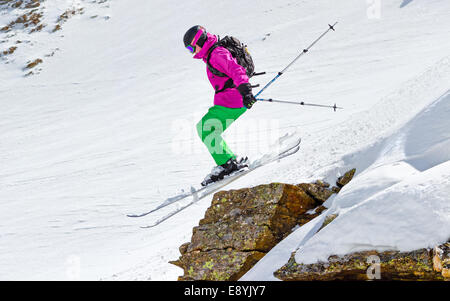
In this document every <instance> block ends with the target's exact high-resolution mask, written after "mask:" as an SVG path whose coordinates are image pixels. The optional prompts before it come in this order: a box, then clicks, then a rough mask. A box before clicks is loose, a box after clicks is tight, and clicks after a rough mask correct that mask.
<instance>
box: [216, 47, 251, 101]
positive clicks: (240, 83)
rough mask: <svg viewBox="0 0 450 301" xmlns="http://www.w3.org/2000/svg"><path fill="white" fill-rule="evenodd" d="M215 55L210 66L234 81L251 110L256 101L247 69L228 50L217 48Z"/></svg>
mask: <svg viewBox="0 0 450 301" xmlns="http://www.w3.org/2000/svg"><path fill="white" fill-rule="evenodd" d="M213 54H214V56H212V57H211V60H210V64H211V65H213V67H214V68H216V69H217V70H219V71H220V72H222V73H225V74H226V75H228V76H229V77H230V78H231V79H232V80H233V83H234V84H235V85H236V87H237V90H238V91H239V93H240V94H241V95H242V100H243V103H244V106H245V107H246V108H247V109H250V108H251V107H252V106H253V104H254V103H255V102H256V99H255V97H254V96H253V93H252V86H251V85H250V83H249V82H248V80H249V78H248V76H247V72H246V71H245V68H244V67H242V66H241V65H239V64H238V63H237V62H236V59H235V58H233V56H232V55H231V53H230V52H229V51H228V50H226V49H223V48H222V49H221V48H217V49H215V50H214V53H213ZM213 58H214V60H213Z"/></svg>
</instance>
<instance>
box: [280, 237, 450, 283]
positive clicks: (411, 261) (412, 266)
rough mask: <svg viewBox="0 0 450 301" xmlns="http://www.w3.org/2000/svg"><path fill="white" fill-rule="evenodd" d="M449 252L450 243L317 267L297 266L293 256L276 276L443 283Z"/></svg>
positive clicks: (372, 253) (332, 258)
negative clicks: (437, 281) (431, 248)
mask: <svg viewBox="0 0 450 301" xmlns="http://www.w3.org/2000/svg"><path fill="white" fill-rule="evenodd" d="M449 248H450V243H445V244H443V245H441V246H438V247H436V248H434V250H429V249H420V250H415V251H412V252H398V251H386V252H377V251H366V252H357V253H351V254H348V255H345V256H336V255H333V256H330V257H329V258H328V261H326V262H318V263H314V264H298V263H296V262H295V257H294V256H295V255H294V254H293V255H292V256H291V259H290V260H289V262H288V263H287V264H286V265H284V266H283V267H282V268H280V269H279V270H277V271H276V272H275V273H274V275H275V277H277V278H279V279H281V280H291V281H292V280H297V281H303V280H304V281H311V280H444V279H445V278H446V277H447V278H448V277H449V275H448V271H449V264H450V257H449V251H448V250H449ZM377 271H378V274H377ZM448 279H450V278H448Z"/></svg>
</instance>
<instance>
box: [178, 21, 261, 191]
mask: <svg viewBox="0 0 450 301" xmlns="http://www.w3.org/2000/svg"><path fill="white" fill-rule="evenodd" d="M183 42H184V46H185V47H186V48H187V49H188V50H189V51H190V53H192V54H193V58H195V59H202V60H203V61H204V62H205V63H206V64H207V65H208V62H209V66H208V67H207V71H206V72H207V75H208V79H209V81H210V82H211V85H212V86H213V88H214V90H215V95H214V105H213V106H212V107H211V108H209V110H208V113H206V114H205V116H203V118H202V119H201V120H200V121H199V122H198V124H197V132H198V135H199V137H200V139H201V140H202V142H203V143H204V144H205V145H206V147H207V148H208V151H209V152H210V154H211V155H212V157H213V159H214V161H215V163H216V164H217V166H216V167H214V168H213V169H212V171H211V173H210V174H209V175H207V176H206V178H205V179H204V181H203V182H202V183H201V185H202V186H206V185H208V184H210V183H213V182H216V181H218V180H221V179H223V178H224V177H225V176H227V175H229V174H231V173H233V172H236V171H238V170H240V169H242V168H245V167H247V163H248V159H247V158H240V159H237V158H236V155H235V154H234V153H233V152H232V151H231V149H230V148H229V147H228V146H227V144H226V143H225V141H224V140H223V139H222V136H221V134H222V133H223V132H224V131H225V130H226V129H227V127H229V126H230V125H231V123H233V122H234V121H235V120H236V119H238V118H239V117H240V116H241V115H242V114H244V113H245V112H246V111H247V109H250V108H251V107H252V105H253V104H254V103H255V102H256V99H255V97H254V95H253V93H252V87H251V85H250V83H249V78H248V76H247V74H246V69H245V68H244V67H243V66H241V65H239V64H238V63H237V60H236V59H235V58H234V57H233V56H232V54H231V52H230V51H229V50H228V49H226V48H225V47H221V46H219V47H217V45H215V44H216V43H217V42H218V38H217V37H216V36H215V35H213V34H210V33H208V32H207V31H206V29H205V28H204V27H202V26H200V25H196V26H193V27H191V28H190V29H189V30H188V31H187V32H186V33H185V35H184V38H183ZM211 67H212V68H211ZM214 70H217V71H218V73H219V74H221V75H222V76H218V75H217V71H216V72H214ZM213 72H214V73H216V74H214V73H213Z"/></svg>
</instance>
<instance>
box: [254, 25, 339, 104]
mask: <svg viewBox="0 0 450 301" xmlns="http://www.w3.org/2000/svg"><path fill="white" fill-rule="evenodd" d="M337 23H338V22H336V23H334V24H333V25H330V24H328V26H329V28H328V29H327V31H325V32H324V33H323V34H321V35H320V37H318V38H317V39H316V40H315V41H314V42H313V43H312V44H311V45H309V46H308V47H307V48H306V49H303V51H302V52H301V53H300V54H299V55H298V56H297V57H296V58H295V59H294V60H293V61H292V62H291V63H290V64H289V65H287V66H286V68H284V69H283V70H282V71H280V72H278V74H277V75H276V76H275V77H274V78H273V79H272V80H271V81H270V82H269V83H268V84H267V85H265V86H264V88H262V89H261V90H260V91H259V92H258V93H257V94H256V95H255V97H258V95H259V94H261V93H262V92H263V91H264V90H265V89H267V88H268V87H269V86H270V85H271V84H272V83H273V82H274V81H276V80H277V79H278V78H279V77H280V76H281V75H283V73H284V72H286V70H287V69H288V68H289V67H291V66H292V65H293V64H294V63H295V62H296V61H297V60H298V59H299V58H300V57H301V56H302V55H304V54H305V53H307V52H308V51H309V49H311V47H313V46H314V45H315V44H316V43H317V42H318V41H319V40H320V39H321V38H323V36H324V35H326V34H327V33H328V32H329V31H330V30H333V31H335V29H334V26H336V24H337Z"/></svg>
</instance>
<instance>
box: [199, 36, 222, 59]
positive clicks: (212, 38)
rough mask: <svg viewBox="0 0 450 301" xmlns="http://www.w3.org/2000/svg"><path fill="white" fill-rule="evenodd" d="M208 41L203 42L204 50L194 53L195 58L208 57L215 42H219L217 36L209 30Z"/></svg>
mask: <svg viewBox="0 0 450 301" xmlns="http://www.w3.org/2000/svg"><path fill="white" fill-rule="evenodd" d="M206 36H207V38H206V42H205V44H203V47H202V50H200V52H199V53H197V54H196V55H194V59H206V55H207V54H208V51H209V49H210V48H211V46H212V45H214V43H216V42H217V37H216V36H215V35H213V34H210V33H209V32H207V33H206Z"/></svg>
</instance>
